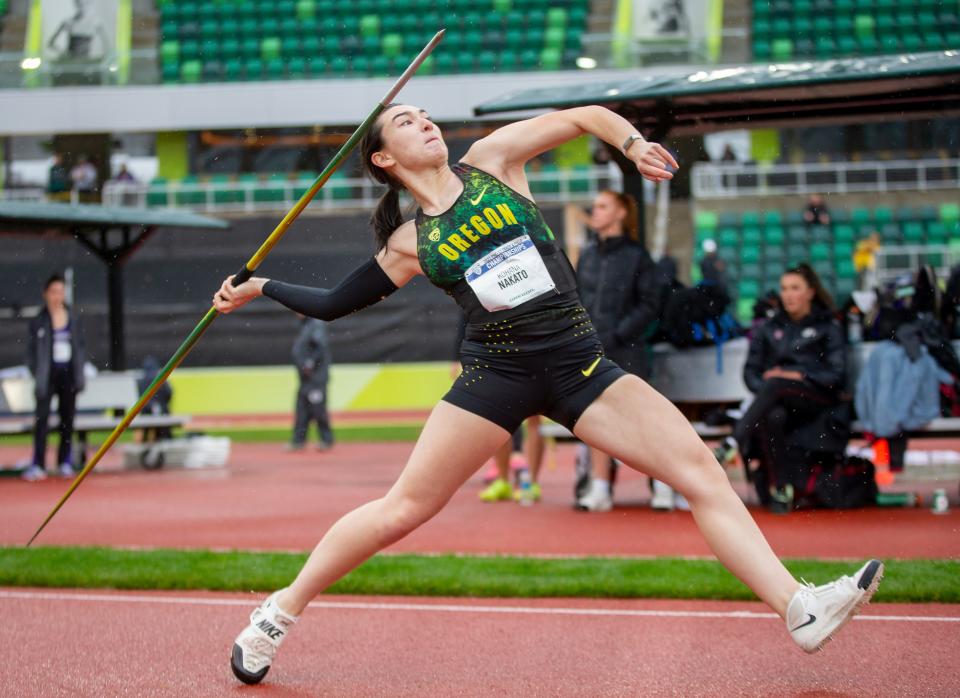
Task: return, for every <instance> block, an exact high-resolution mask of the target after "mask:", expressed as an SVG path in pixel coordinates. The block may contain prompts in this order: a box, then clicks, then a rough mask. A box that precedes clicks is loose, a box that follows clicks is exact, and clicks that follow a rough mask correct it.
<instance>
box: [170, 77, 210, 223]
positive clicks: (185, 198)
mask: <svg viewBox="0 0 960 698" xmlns="http://www.w3.org/2000/svg"><path fill="white" fill-rule="evenodd" d="M199 73H200V64H199V63H197V74H198V75H199ZM199 183H200V180H199V178H198V177H197V176H196V175H187V176H186V177H184V178H183V179H181V180H180V182H179V184H180V185H182V186H183V187H184V188H185V189H186V190H185V191H184V190H181V191H177V192H176V194H175V195H174V200H175V201H176V202H177V204H178V205H180V206H196V205H198V204H202V203H204V202H205V201H206V200H207V196H206V194H205V193H204V192H203V191H200V190H197V189H191V187H194V186H196V185H197V184H199Z"/></svg>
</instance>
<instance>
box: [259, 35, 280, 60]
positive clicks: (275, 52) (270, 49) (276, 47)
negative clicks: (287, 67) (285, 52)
mask: <svg viewBox="0 0 960 698" xmlns="http://www.w3.org/2000/svg"><path fill="white" fill-rule="evenodd" d="M260 58H262V59H263V62H264V63H267V62H268V61H273V60H277V59H279V58H280V39H278V38H276V37H270V38H267V39H263V40H261V41H260Z"/></svg>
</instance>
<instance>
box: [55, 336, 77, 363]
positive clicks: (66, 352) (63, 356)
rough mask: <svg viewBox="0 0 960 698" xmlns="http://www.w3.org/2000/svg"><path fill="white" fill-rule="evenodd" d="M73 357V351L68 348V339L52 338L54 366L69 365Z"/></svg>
mask: <svg viewBox="0 0 960 698" xmlns="http://www.w3.org/2000/svg"><path fill="white" fill-rule="evenodd" d="M72 356H73V350H72V349H71V347H70V339H69V338H65V339H61V338H57V337H54V340H53V363H55V364H66V363H70V359H71V358H72Z"/></svg>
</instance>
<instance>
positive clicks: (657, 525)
mask: <svg viewBox="0 0 960 698" xmlns="http://www.w3.org/2000/svg"><path fill="white" fill-rule="evenodd" d="M411 448H412V445H411V444H408V443H394V444H389V443H388V444H343V445H339V446H337V447H336V448H335V449H334V450H333V451H331V452H329V453H316V452H312V451H310V452H305V453H299V454H286V453H283V452H282V451H281V449H280V446H279V445H277V444H239V445H234V452H233V455H232V456H231V464H230V467H228V468H224V469H219V470H205V471H183V470H179V471H173V470H171V471H160V472H153V473H148V472H142V471H134V472H118V470H117V469H118V467H119V456H118V454H117V453H116V452H111V453H108V454H107V456H106V458H105V462H104V463H103V464H102V466H98V470H97V471H95V472H94V473H93V474H92V475H91V476H90V477H89V478H88V479H87V480H86V481H85V482H84V483H83V485H82V486H81V487H80V488H79V489H78V490H77V492H76V493H75V494H74V495H73V497H72V498H71V499H70V501H69V502H68V503H67V504H66V505H65V506H64V507H63V509H62V510H61V511H60V513H59V514H58V515H57V517H56V518H55V519H54V520H53V522H52V523H51V524H50V525H49V526H48V527H47V529H46V530H45V531H44V532H43V534H42V535H41V536H40V538H39V539H38V541H37V543H38V544H41V545H44V544H46V545H55V544H56V545H122V546H147V547H177V548H240V549H275V550H306V549H310V548H312V547H313V546H314V545H315V544H316V542H317V540H319V538H320V536H321V535H322V534H323V532H324V531H325V530H326V529H327V528H328V527H329V526H330V525H331V524H332V523H333V522H334V521H335V520H336V519H337V518H338V517H339V516H341V515H342V514H344V513H345V512H347V511H349V510H350V509H352V508H353V507H355V506H358V505H359V504H362V503H364V502H366V501H369V500H371V499H375V498H377V497H380V496H382V495H383V494H384V493H385V492H386V491H387V489H388V488H389V487H390V485H391V484H392V483H393V482H394V481H395V480H396V477H397V475H398V473H399V472H400V470H401V468H402V467H403V463H404V461H405V459H406V456H407V455H408V454H409V452H410V449H411ZM20 450H21V451H22V450H24V449H23V448H21V449H20ZM17 453H18V452H17V451H16V450H14V449H11V448H9V447H7V448H3V449H0V461H2V460H5V461H12V460H15V458H16V457H18V456H17ZM573 457H574V447H573V446H572V445H561V446H560V447H559V448H558V450H557V454H556V458H555V461H556V466H555V468H554V469H553V470H550V469H547V470H546V471H545V473H544V478H543V483H544V501H543V502H542V503H541V504H539V505H538V506H535V507H520V506H518V505H516V504H513V503H497V504H484V503H482V502H480V501H479V500H478V499H477V492H478V491H479V490H480V488H481V487H482V484H481V481H480V476H479V474H478V475H477V476H475V477H474V478H472V479H471V480H470V481H469V482H468V483H467V484H466V485H465V486H464V487H463V488H462V489H461V490H460V492H458V493H457V494H456V495H455V496H454V497H453V500H452V501H451V503H450V504H449V505H448V506H447V508H446V509H445V510H444V511H443V512H441V513H440V514H439V515H438V516H437V517H436V518H435V519H434V520H433V521H430V522H428V523H427V524H425V525H424V526H423V527H421V528H420V529H419V530H418V531H416V532H414V533H413V534H412V535H410V536H409V537H408V538H406V539H405V540H403V541H401V542H400V543H398V544H397V545H395V546H393V548H392V550H394V551H412V552H464V553H528V554H555V555H630V556H642V555H690V556H700V555H709V554H710V551H709V550H708V548H707V546H706V544H705V543H704V541H703V539H702V537H701V536H700V533H699V531H698V530H697V528H696V526H695V525H694V523H693V519H692V517H691V515H690V514H689V513H685V512H679V511H677V512H671V513H661V512H653V511H651V510H650V509H649V508H648V506H647V501H648V497H649V492H648V488H647V483H646V478H644V477H641V476H640V475H639V474H637V473H634V472H632V471H627V472H624V471H626V469H621V473H622V475H621V480H620V483H619V484H618V487H617V497H616V500H617V507H616V508H615V509H614V510H613V511H612V512H610V513H608V514H585V513H579V512H574V511H573V510H572V509H571V506H570V504H571V482H572V472H573V468H572V462H573ZM101 467H102V469H103V471H102V472H101ZM67 486H68V482H67V481H65V480H60V479H53V478H51V479H49V480H47V481H45V482H41V483H27V482H21V481H19V480H14V479H6V478H4V479H0V545H22V544H24V543H25V542H26V541H27V540H28V539H29V537H30V535H31V534H32V533H33V531H34V530H35V529H36V527H37V526H38V525H39V524H40V522H41V521H42V520H43V518H44V517H45V516H46V514H47V512H48V511H49V510H50V509H51V508H52V507H53V505H54V504H55V503H56V502H57V500H58V499H59V497H60V496H61V495H62V493H63V492H64V491H65V490H66V488H67ZM737 486H738V487H739V489H740V491H741V492H742V493H743V494H744V495H746V490H745V489H744V488H743V485H742V483H738V484H737ZM925 487H926V488H927V489H928V490H929V488H930V487H932V485H929V484H927V485H926V486H925ZM953 489H954V488H953V487H951V492H952V491H953ZM752 511H753V514H754V516H755V517H756V519H757V521H758V522H759V524H760V527H761V528H762V530H763V532H764V533H765V534H766V536H767V537H768V538H769V540H770V542H771V544H772V545H773V548H774V550H775V551H776V552H777V553H778V554H780V555H784V556H790V557H813V556H816V557H820V558H856V559H861V558H867V557H880V558H916V557H934V558H956V557H960V535H958V530H960V513H958V507H957V503H956V500H955V499H954V501H953V504H952V508H951V510H950V512H949V514H947V515H945V516H936V515H934V514H932V513H931V512H930V511H929V510H926V509H866V510H859V511H849V512H830V511H812V512H798V513H794V514H791V515H790V516H785V517H778V516H773V515H771V514H768V513H767V512H765V511H764V510H762V509H759V508H754V509H753V510H752Z"/></svg>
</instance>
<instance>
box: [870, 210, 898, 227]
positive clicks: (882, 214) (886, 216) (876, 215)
mask: <svg viewBox="0 0 960 698" xmlns="http://www.w3.org/2000/svg"><path fill="white" fill-rule="evenodd" d="M873 220H874V222H876V223H877V224H878V225H883V224H884V223H890V222H892V221H893V209H891V208H890V207H889V206H878V207H877V208H875V209H873Z"/></svg>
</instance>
